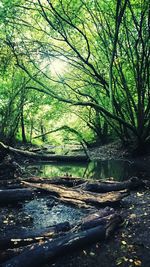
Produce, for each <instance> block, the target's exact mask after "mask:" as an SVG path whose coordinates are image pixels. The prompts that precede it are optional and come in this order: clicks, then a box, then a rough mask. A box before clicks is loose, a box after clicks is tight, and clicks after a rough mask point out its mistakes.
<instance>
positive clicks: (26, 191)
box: [0, 188, 35, 205]
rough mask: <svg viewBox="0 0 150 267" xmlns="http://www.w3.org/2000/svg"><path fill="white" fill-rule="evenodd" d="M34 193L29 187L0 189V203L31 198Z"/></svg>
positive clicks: (10, 202)
mask: <svg viewBox="0 0 150 267" xmlns="http://www.w3.org/2000/svg"><path fill="white" fill-rule="evenodd" d="M34 194H35V191H34V190H32V189H30V188H23V189H20V188H19V189H6V190H0V205H4V204H12V203H17V202H20V201H24V200H29V199H33V198H34Z"/></svg>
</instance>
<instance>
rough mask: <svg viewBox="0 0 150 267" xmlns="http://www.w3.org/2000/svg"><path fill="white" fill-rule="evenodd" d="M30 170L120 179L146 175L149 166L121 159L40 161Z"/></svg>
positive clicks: (47, 174)
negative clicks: (70, 161) (63, 161)
mask: <svg viewBox="0 0 150 267" xmlns="http://www.w3.org/2000/svg"><path fill="white" fill-rule="evenodd" d="M29 169H30V172H31V173H32V174H34V175H37V176H43V177H54V176H64V175H66V174H67V175H71V176H75V177H82V178H88V179H105V178H109V177H113V178H114V179H115V180H118V181H122V180H125V179H128V178H130V177H131V176H137V177H139V178H144V177H148V172H149V166H146V165H142V164H140V162H135V163H133V162H130V161H123V160H105V161H92V162H90V163H88V164H82V163H80V164H79V163H76V164H75V163H72V164H71V163H70V164H69V163H68V164H67V163H40V164H38V165H32V166H29Z"/></svg>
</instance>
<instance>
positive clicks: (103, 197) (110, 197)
mask: <svg viewBox="0 0 150 267" xmlns="http://www.w3.org/2000/svg"><path fill="white" fill-rule="evenodd" d="M22 183H23V184H25V185H27V186H29V187H30V186H31V187H33V188H38V189H41V190H46V191H48V192H50V193H51V194H54V195H55V196H57V197H58V198H60V200H62V201H64V200H67V201H68V203H69V202H70V203H72V202H73V201H74V200H75V201H82V202H84V203H85V204H90V205H99V206H102V205H103V206H107V205H112V204H115V203H117V202H119V201H121V199H122V198H124V197H125V196H127V195H128V194H129V193H128V192H127V191H126V190H123V191H116V192H108V193H101V194H99V193H92V192H87V191H83V190H81V189H80V190H79V189H72V188H66V187H63V186H58V185H57V186H56V185H52V184H41V183H40V184H39V183H38V184H37V183H29V182H26V181H22Z"/></svg>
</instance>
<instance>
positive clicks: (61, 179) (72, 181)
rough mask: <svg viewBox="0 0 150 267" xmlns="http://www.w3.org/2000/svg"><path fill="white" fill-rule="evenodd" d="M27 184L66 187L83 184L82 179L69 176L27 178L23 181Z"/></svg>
mask: <svg viewBox="0 0 150 267" xmlns="http://www.w3.org/2000/svg"><path fill="white" fill-rule="evenodd" d="M25 180H26V181H27V182H31V183H45V184H55V185H63V186H67V187H74V186H78V185H81V184H83V183H85V180H84V179H81V178H72V177H69V176H58V177H50V178H43V177H29V178H27V179H25Z"/></svg>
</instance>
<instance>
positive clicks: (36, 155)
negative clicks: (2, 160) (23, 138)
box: [0, 143, 89, 162]
mask: <svg viewBox="0 0 150 267" xmlns="http://www.w3.org/2000/svg"><path fill="white" fill-rule="evenodd" d="M1 148H3V149H5V150H6V152H7V153H13V154H17V155H22V156H24V157H28V158H32V159H38V160H39V159H40V160H46V161H56V162H57V161H63V162H68V161H69V162H70V161H72V162H84V161H89V158H88V157H87V156H86V155H85V156H84V155H83V156H82V155H79V156H67V155H50V154H44V153H43V154H42V153H35V152H30V151H26V150H21V149H17V148H13V147H11V146H6V145H4V144H3V143H0V149H1Z"/></svg>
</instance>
